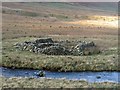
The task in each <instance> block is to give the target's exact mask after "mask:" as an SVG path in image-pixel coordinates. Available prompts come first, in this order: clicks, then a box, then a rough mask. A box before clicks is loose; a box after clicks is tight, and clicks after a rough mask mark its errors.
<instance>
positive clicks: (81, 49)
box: [72, 41, 100, 55]
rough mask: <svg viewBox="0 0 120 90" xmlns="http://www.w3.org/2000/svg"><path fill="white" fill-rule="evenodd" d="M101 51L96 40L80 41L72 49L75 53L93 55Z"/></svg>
mask: <svg viewBox="0 0 120 90" xmlns="http://www.w3.org/2000/svg"><path fill="white" fill-rule="evenodd" d="M98 53H100V50H99V48H98V47H97V46H96V45H95V43H94V42H85V41H83V42H80V43H79V44H77V45H76V46H75V48H74V49H73V51H72V54H73V55H91V54H98Z"/></svg>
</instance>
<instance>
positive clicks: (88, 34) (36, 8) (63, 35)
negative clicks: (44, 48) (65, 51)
mask: <svg viewBox="0 0 120 90" xmlns="http://www.w3.org/2000/svg"><path fill="white" fill-rule="evenodd" d="M112 4H114V3H112ZM112 4H111V3H104V4H103V3H101V4H95V3H91V4H90V3H86V4H85V3H2V5H3V7H2V8H3V9H2V10H3V11H2V60H0V66H5V67H15V68H31V69H45V70H50V71H87V70H89V71H117V70H118V50H117V49H118V29H117V28H118V27H117V13H116V11H117V10H116V9H115V7H112V6H111V5H112ZM93 6H94V7H93ZM113 6H116V5H113ZM110 8H111V9H110ZM104 9H105V10H104ZM108 9H109V10H108ZM111 10H112V11H111ZM42 37H51V38H52V39H53V40H54V41H58V42H59V41H66V40H68V41H70V42H73V43H74V44H76V42H78V41H94V42H95V43H96V45H98V46H99V47H100V50H101V51H102V53H100V54H96V55H90V56H71V55H69V56H61V55H59V56H54V55H44V54H35V53H30V52H27V51H20V50H16V49H15V48H14V46H13V45H14V44H15V43H17V42H24V41H32V40H35V39H37V38H42ZM119 71H120V70H119ZM1 78H2V79H3V81H4V83H3V87H61V88H62V87H69V86H71V87H83V88H85V87H117V84H115V83H109V82H106V83H94V84H88V83H87V82H86V81H72V80H70V81H69V80H54V79H50V80H49V79H44V78H43V79H31V78H5V77H1Z"/></svg>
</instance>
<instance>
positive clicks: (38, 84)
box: [0, 77, 120, 90]
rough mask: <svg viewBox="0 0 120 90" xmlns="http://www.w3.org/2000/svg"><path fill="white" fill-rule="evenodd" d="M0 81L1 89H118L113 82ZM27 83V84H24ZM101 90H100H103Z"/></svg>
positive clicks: (18, 78) (3, 79)
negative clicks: (0, 82)
mask: <svg viewBox="0 0 120 90" xmlns="http://www.w3.org/2000/svg"><path fill="white" fill-rule="evenodd" d="M0 79H2V82H3V83H2V88H61V89H62V88H103V89H105V88H106V89H107V90H108V88H114V89H115V90H116V89H118V87H119V86H120V85H119V84H118V83H114V82H103V83H88V82H87V81H84V80H78V81H74V80H66V79H46V78H37V79H35V78H27V77H26V78H21V77H12V78H5V77H0ZM26 82H27V83H26ZM103 89H102V90H103Z"/></svg>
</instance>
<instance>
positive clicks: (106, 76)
mask: <svg viewBox="0 0 120 90" xmlns="http://www.w3.org/2000/svg"><path fill="white" fill-rule="evenodd" d="M0 71H2V72H1V73H0V76H4V77H8V78H9V77H34V78H40V77H38V76H37V75H36V73H38V72H39V70H31V69H9V68H4V67H0ZM44 72H45V77H46V78H52V79H58V78H65V79H69V80H86V81H88V82H106V81H109V82H120V80H119V79H118V76H119V75H120V72H106V71H104V72H50V71H44Z"/></svg>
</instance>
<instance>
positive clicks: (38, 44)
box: [15, 38, 100, 55]
mask: <svg viewBox="0 0 120 90" xmlns="http://www.w3.org/2000/svg"><path fill="white" fill-rule="evenodd" d="M15 47H16V48H17V49H18V50H23V51H25V50H26V51H30V52H34V53H41V54H46V55H91V54H97V53H100V51H99V49H98V47H97V46H96V45H95V43H94V42H85V41H84V42H80V43H79V44H77V45H76V46H73V47H72V49H68V48H66V47H67V46H64V45H62V44H61V43H55V42H54V41H53V40H52V39H51V38H42V39H37V40H35V41H33V42H30V41H25V42H23V43H17V44H15Z"/></svg>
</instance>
